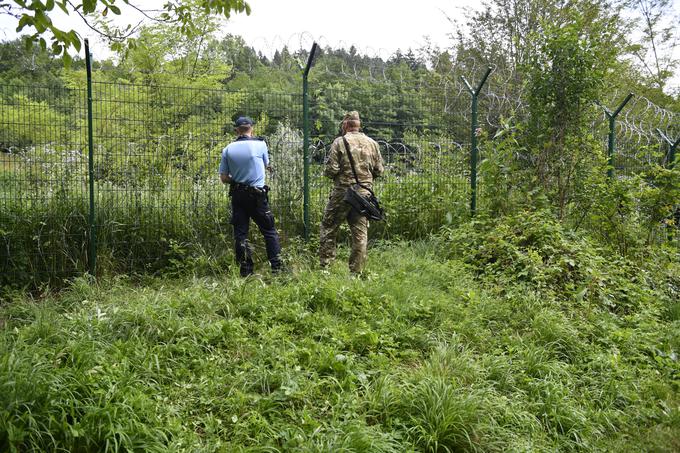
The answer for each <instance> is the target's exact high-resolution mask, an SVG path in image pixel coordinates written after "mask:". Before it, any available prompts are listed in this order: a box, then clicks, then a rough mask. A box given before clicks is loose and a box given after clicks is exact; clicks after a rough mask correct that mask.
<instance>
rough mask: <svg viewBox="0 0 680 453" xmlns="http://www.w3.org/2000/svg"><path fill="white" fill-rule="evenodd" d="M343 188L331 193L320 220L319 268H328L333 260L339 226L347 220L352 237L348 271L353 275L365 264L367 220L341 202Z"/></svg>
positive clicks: (337, 188) (343, 192)
mask: <svg viewBox="0 0 680 453" xmlns="http://www.w3.org/2000/svg"><path fill="white" fill-rule="evenodd" d="M345 190H346V189H345V188H344V187H336V188H334V189H333V190H332V191H331V195H330V197H329V198H328V204H327V205H326V209H325V211H324V213H323V218H322V219H321V233H320V244H319V260H320V262H321V266H322V267H325V266H328V265H329V264H330V263H331V261H333V259H334V258H335V249H336V238H337V235H338V230H339V229H340V225H342V223H343V222H344V221H345V220H347V223H348V224H349V231H350V234H351V237H352V250H351V252H350V255H349V270H350V271H351V272H353V273H355V274H358V273H360V272H361V270H362V269H363V267H364V263H365V262H366V247H367V245H368V219H367V218H366V217H364V216H361V215H359V214H357V213H356V212H355V211H354V210H352V208H351V207H350V206H349V205H348V204H347V203H345V202H344V201H342V199H343V197H344V196H345Z"/></svg>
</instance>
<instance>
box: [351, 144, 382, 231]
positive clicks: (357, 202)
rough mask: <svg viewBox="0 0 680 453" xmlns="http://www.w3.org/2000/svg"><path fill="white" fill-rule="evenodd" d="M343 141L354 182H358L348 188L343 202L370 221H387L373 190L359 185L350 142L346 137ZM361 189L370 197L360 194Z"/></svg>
mask: <svg viewBox="0 0 680 453" xmlns="http://www.w3.org/2000/svg"><path fill="white" fill-rule="evenodd" d="M342 141H343V142H344V143H345V149H346V150H347V157H349V164H350V165H351V167H352V174H353V175H354V181H356V184H352V185H351V186H349V187H348V188H347V191H346V192H345V197H344V198H343V201H344V202H345V203H347V204H349V205H350V206H352V209H354V210H355V211H356V212H358V213H359V214H360V215H362V216H364V217H366V218H367V219H368V220H385V211H384V210H383V208H381V207H380V202H379V201H378V198H377V197H376V196H375V194H374V193H373V191H372V190H371V189H369V188H368V187H366V186H364V185H362V184H361V183H359V178H358V177H357V171H356V169H355V168H354V158H353V157H352V152H351V151H350V148H349V142H348V141H347V139H346V138H345V137H342ZM359 188H362V189H365V190H367V191H368V193H369V194H370V195H368V196H363V195H361V193H359Z"/></svg>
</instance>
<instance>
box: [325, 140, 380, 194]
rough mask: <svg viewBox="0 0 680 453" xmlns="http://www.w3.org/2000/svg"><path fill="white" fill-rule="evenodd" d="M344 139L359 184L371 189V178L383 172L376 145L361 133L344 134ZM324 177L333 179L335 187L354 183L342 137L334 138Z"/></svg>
mask: <svg viewBox="0 0 680 453" xmlns="http://www.w3.org/2000/svg"><path fill="white" fill-rule="evenodd" d="M345 138H346V139H347V141H348V142H349V146H350V149H351V150H352V157H353V158H354V166H355V168H356V172H357V177H358V178H359V182H360V183H361V184H363V185H366V186H368V187H372V185H373V178H376V177H378V176H380V175H381V174H382V173H383V171H384V167H383V160H382V156H381V155H380V149H379V148H378V144H377V143H376V142H375V140H373V139H372V138H369V137H368V136H366V135H365V134H363V133H361V132H348V133H346V134H345ZM324 175H326V176H328V177H329V178H331V179H333V182H334V183H335V187H347V186H350V185H352V184H354V182H355V181H354V175H353V174H352V166H351V165H350V162H349V158H348V157H347V152H346V149H345V144H344V142H343V140H342V137H338V138H336V139H335V141H333V144H332V145H331V150H330V153H329V154H328V159H327V160H326V168H325V170H324Z"/></svg>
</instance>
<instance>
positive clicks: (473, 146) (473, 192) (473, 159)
mask: <svg viewBox="0 0 680 453" xmlns="http://www.w3.org/2000/svg"><path fill="white" fill-rule="evenodd" d="M491 71H492V68H491V67H489V68H488V69H487V70H486V73H485V74H484V77H482V80H481V82H479V85H477V88H476V89H473V88H472V85H470V83H468V81H467V79H466V78H465V77H463V76H460V78H461V79H462V80H463V83H465V86H466V87H467V89H468V91H469V92H470V94H471V95H472V119H471V121H470V214H471V216H472V217H474V216H475V214H476V213H477V155H478V149H477V99H478V97H479V93H480V92H481V91H482V87H483V86H484V84H485V83H486V79H487V78H488V77H489V74H491Z"/></svg>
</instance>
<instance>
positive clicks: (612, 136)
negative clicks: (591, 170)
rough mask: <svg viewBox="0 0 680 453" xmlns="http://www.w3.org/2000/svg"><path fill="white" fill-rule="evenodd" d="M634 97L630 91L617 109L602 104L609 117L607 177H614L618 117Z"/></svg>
mask: <svg viewBox="0 0 680 453" xmlns="http://www.w3.org/2000/svg"><path fill="white" fill-rule="evenodd" d="M632 98H633V93H628V96H626V99H624V100H623V102H622V103H621V104H619V107H618V108H617V109H616V110H615V111H613V112H612V111H611V110H609V109H608V108H607V107H605V106H604V105H600V107H602V109H603V110H604V113H605V115H607V118H608V119H609V140H608V141H607V177H609V178H613V177H614V152H615V151H616V117H617V116H619V113H621V110H622V109H623V108H624V107H625V106H626V104H628V101H630V100H631V99H632Z"/></svg>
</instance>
